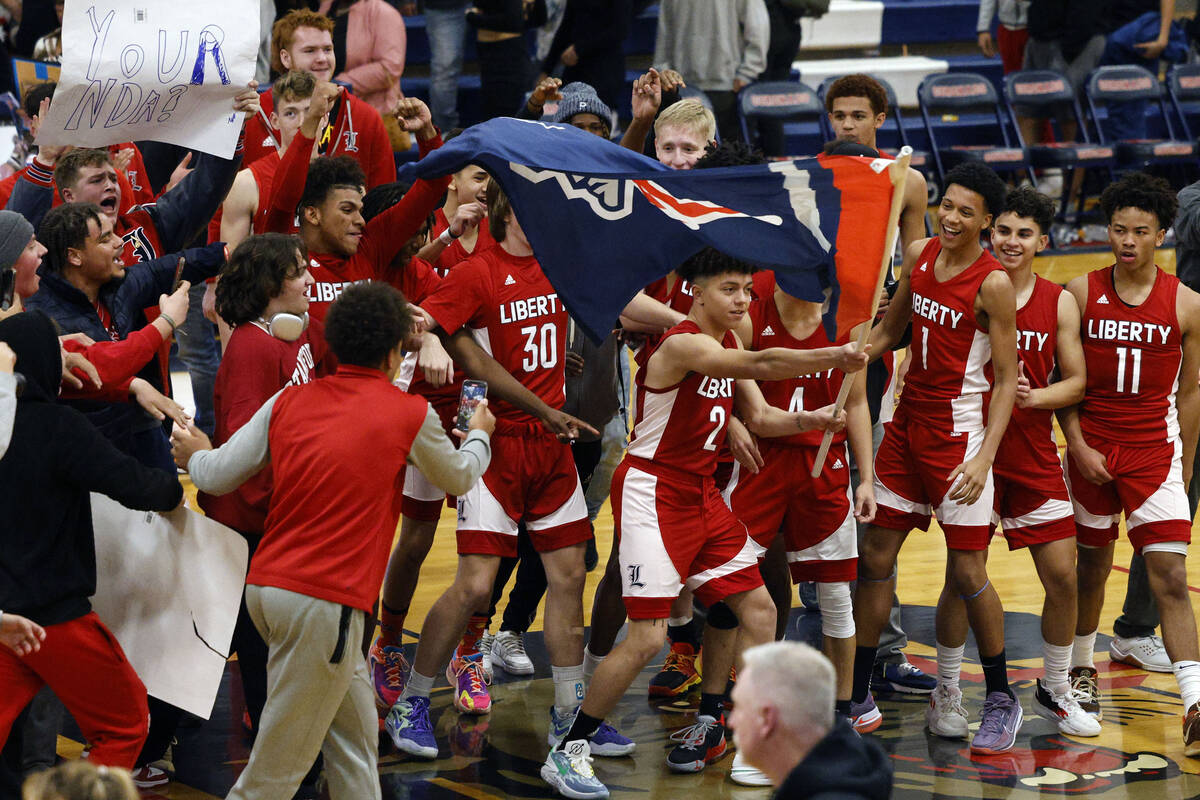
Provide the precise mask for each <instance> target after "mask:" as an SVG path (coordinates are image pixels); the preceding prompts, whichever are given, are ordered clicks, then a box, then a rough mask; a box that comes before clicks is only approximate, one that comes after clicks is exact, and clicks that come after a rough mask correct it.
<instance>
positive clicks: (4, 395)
mask: <svg viewBox="0 0 1200 800" xmlns="http://www.w3.org/2000/svg"><path fill="white" fill-rule="evenodd" d="M16 415H17V379H16V378H15V377H13V374H12V373H11V372H0V458H3V457H4V454H5V453H6V452H7V451H8V442H9V439H11V438H12V428H13V418H14V417H16Z"/></svg>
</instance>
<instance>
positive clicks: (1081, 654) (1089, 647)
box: [1071, 631, 1096, 669]
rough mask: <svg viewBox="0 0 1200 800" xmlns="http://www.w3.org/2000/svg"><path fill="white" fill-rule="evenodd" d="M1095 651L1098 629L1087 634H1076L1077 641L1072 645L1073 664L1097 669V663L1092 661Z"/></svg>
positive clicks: (1073, 665)
mask: <svg viewBox="0 0 1200 800" xmlns="http://www.w3.org/2000/svg"><path fill="white" fill-rule="evenodd" d="M1095 652H1096V631H1092V632H1091V633H1089V634H1088V635H1087V636H1076V637H1075V643H1074V644H1073V645H1071V666H1072V667H1090V668H1091V669H1095V668H1096V665H1095V663H1093V661H1092V655H1093V654H1094V653H1095Z"/></svg>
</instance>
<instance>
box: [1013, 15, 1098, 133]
mask: <svg viewBox="0 0 1200 800" xmlns="http://www.w3.org/2000/svg"><path fill="white" fill-rule="evenodd" d="M1098 16H1099V15H1097V14H1096V13H1095V4H1094V3H1092V2H1090V0H1066V2H1065V3H1064V2H1061V0H1030V3H1029V11H1028V14H1027V21H1028V23H1029V41H1028V42H1027V43H1026V45H1025V60H1024V65H1023V66H1024V69H1053V70H1057V71H1059V72H1061V73H1063V74H1065V75H1066V76H1067V79H1068V80H1070V81H1071V86H1072V87H1074V89H1075V92H1076V93H1077V94H1078V93H1082V92H1083V87H1084V82H1085V81H1086V80H1087V76H1088V73H1089V72H1091V71H1092V70H1093V69H1095V68H1096V66H1097V65H1098V64H1099V63H1100V56H1101V55H1102V54H1103V53H1104V34H1103V32H1102V31H1101V30H1100V26H1099V23H1098V21H1097V19H1098ZM1016 111H1017V123H1018V124H1019V125H1020V128H1021V138H1022V139H1023V140H1024V141H1025V143H1026V144H1036V143H1038V142H1041V141H1042V140H1043V136H1042V129H1043V127H1044V126H1043V121H1042V120H1040V119H1036V118H1033V117H1031V116H1029V111H1028V109H1023V108H1021V107H1020V106H1018V107H1017V108H1016ZM1056 116H1057V118H1058V124H1059V128H1060V129H1061V130H1062V135H1063V139H1064V140H1065V141H1078V134H1079V131H1078V130H1077V129H1076V127H1077V126H1076V125H1075V120H1074V118H1073V116H1072V114H1071V112H1070V109H1069V108H1064V109H1062V110H1060V111H1059V113H1058V114H1057V115H1056Z"/></svg>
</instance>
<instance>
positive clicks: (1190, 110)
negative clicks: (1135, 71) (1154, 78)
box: [1167, 64, 1200, 141]
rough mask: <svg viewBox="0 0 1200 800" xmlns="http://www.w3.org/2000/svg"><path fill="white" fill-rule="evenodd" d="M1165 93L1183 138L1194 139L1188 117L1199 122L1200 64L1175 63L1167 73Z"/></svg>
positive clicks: (1193, 130)
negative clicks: (1169, 100) (1173, 110)
mask: <svg viewBox="0 0 1200 800" xmlns="http://www.w3.org/2000/svg"><path fill="white" fill-rule="evenodd" d="M1167 95H1168V96H1169V97H1170V98H1171V107H1172V108H1174V109H1175V116H1176V118H1177V119H1178V120H1179V125H1180V126H1181V127H1182V128H1183V138H1184V139H1188V140H1191V141H1196V134H1195V131H1196V130H1198V128H1193V127H1192V123H1190V122H1188V117H1189V116H1190V117H1192V118H1193V119H1196V120H1197V122H1198V124H1200V64H1177V65H1175V66H1174V67H1172V68H1171V71H1170V72H1168V73H1167Z"/></svg>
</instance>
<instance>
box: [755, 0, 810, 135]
mask: <svg viewBox="0 0 1200 800" xmlns="http://www.w3.org/2000/svg"><path fill="white" fill-rule="evenodd" d="M766 5H767V17H768V19H770V21H771V39H770V42H771V43H770V46H769V47H768V48H767V68H766V69H764V70H763V72H762V74H761V75H759V76H758V79H759V80H761V81H787V80H791V78H792V62H793V61H795V60H796V54H797V53H798V52H799V51H800V17H801V16H802V15H803V14H802V10H801V9H800V8H798V7H797V4H796V3H793V2H785V1H784V0H766ZM757 127H758V131H759V143H760V144H761V145H762V150H763V154H764V155H767V156H782V155H785V149H786V148H785V145H784V139H783V123H782V122H780V121H779V120H774V119H761V120H759V122H758V126H757Z"/></svg>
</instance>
